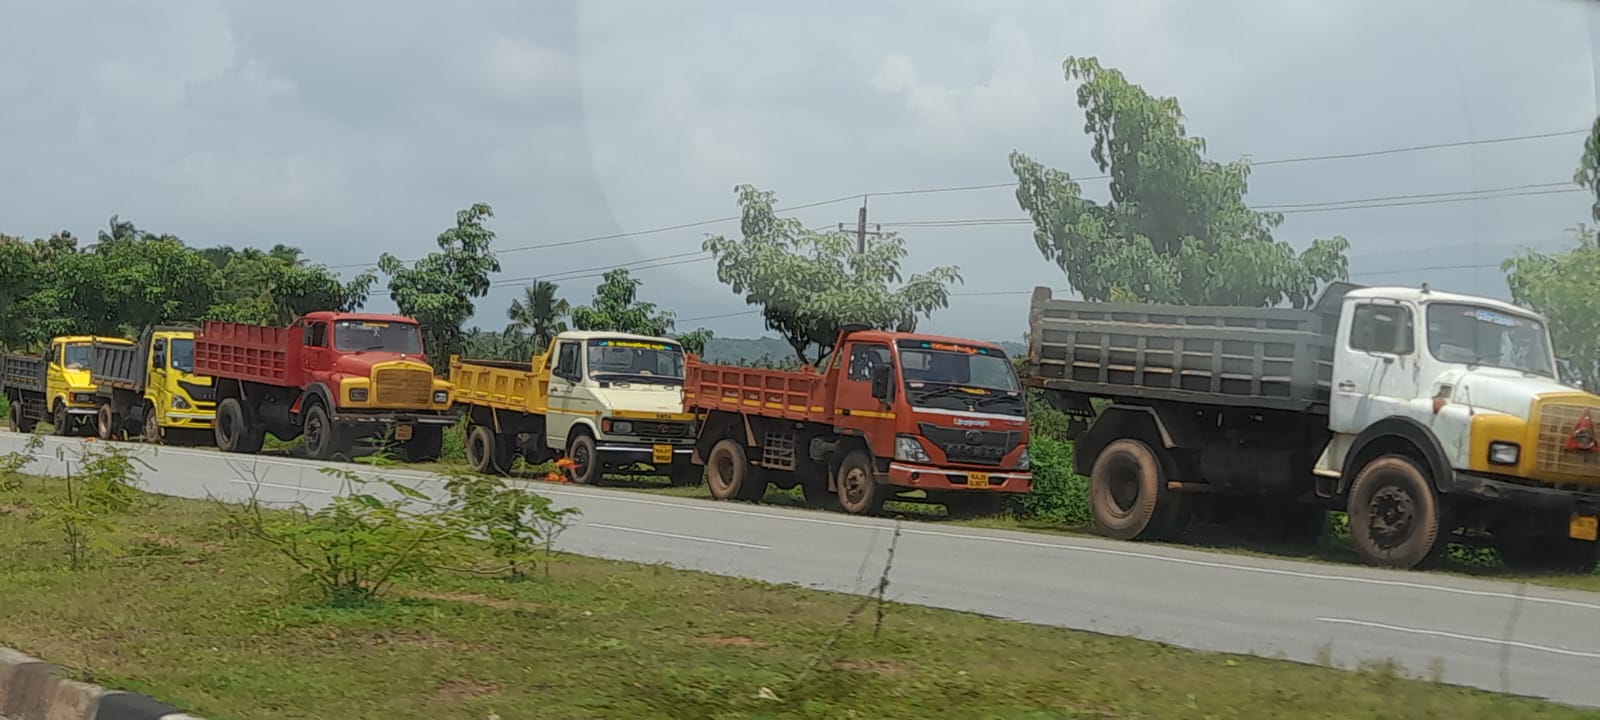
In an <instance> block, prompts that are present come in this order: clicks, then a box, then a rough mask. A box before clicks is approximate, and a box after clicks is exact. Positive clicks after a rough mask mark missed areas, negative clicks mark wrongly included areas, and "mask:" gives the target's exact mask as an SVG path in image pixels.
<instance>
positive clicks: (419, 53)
mask: <svg viewBox="0 0 1600 720" xmlns="http://www.w3.org/2000/svg"><path fill="white" fill-rule="evenodd" d="M1595 37H1600V10H1597V9H1596V4H1595V3H1588V2H1579V1H1578V0H1570V1H1556V0H1522V1H1517V0H1499V1H1495V2H1488V1H1483V0H1479V1H1464V0H1432V1H1427V2H1422V1H1418V2H1393V1H1392V0H1371V1H1357V0H1272V1H1268V0H1254V1H1238V2H1227V1H1224V0H1208V1H1207V2H1178V1H1176V0H1173V1H1172V2H1160V1H1156V0H1148V1H1145V0H1102V1H1097V2H1081V1H1075V0H1074V1H1069V0H1037V1H1030V2H1023V1H1021V0H983V1H982V2H979V1H978V0H962V1H957V0H879V1H878V2H843V1H841V0H813V1H812V2H807V3H781V4H780V3H775V2H758V3H752V2H748V1H745V2H732V1H731V0H729V1H722V0H715V1H713V0H675V1H673V2H666V1H664V0H661V1H657V0H604V1H598V2H576V3H575V2H536V1H534V0H484V1H481V2H475V1H472V0H465V1H464V2H461V3H459V4H457V5H456V6H455V7H451V6H449V5H447V4H446V3H438V2H415V1H411V0H388V1H385V2H379V1H378V0H341V2H337V3H325V2H323V3H313V2H297V1H290V0H235V1H233V2H221V1H211V0H149V1H135V0H95V1H93V2H88V1H80V0H36V1H23V0H0V102H3V107H4V111H3V112H0V232H6V233H8V234H13V235H27V236H42V235H47V234H49V233H50V232H52V231H55V230H60V229H63V228H65V229H70V230H71V231H73V232H74V233H76V234H78V235H79V236H82V237H88V238H92V237H93V235H94V233H95V231H96V230H98V229H99V228H101V227H104V226H105V225H106V220H107V218H108V217H109V216H110V215H112V214H113V213H116V214H120V215H121V216H122V217H124V218H126V219H130V220H132V221H134V222H135V223H136V224H138V225H139V226H140V227H143V228H146V229H150V230H158V231H163V232H170V233H173V234H176V235H178V236H180V237H182V238H183V239H184V240H185V241H186V242H188V243H190V244H192V245H199V246H204V245H216V244H231V245H235V246H245V245H260V246H267V245H271V244H273V243H278V242H283V243H288V244H292V245H298V246H301V247H303V248H305V249H306V250H307V251H308V253H309V254H310V256H311V257H312V258H313V259H315V260H317V261H320V262H324V263H327V264H329V265H336V266H344V265H356V266H359V264H362V263H370V262H372V261H373V260H374V258H376V256H377V255H378V253H380V252H383V251H389V252H393V253H396V254H398V255H400V256H401V257H405V258H413V257H416V256H418V255H420V254H423V253H425V252H427V251H428V250H430V249H432V248H433V247H434V246H433V239H434V237H435V236H436V235H437V234H438V232H439V231H441V230H443V229H444V228H445V227H447V226H448V225H450V224H451V223H452V222H453V218H454V213H455V211H457V210H459V209H461V208H463V207H466V206H467V205H469V204H471V203H473V202H477V201H483V202H487V203H489V204H491V205H492V206H493V207H494V209H495V212H496V214H497V217H496V218H495V220H494V222H493V227H494V229H495V230H496V231H497V232H498V234H499V239H498V241H497V244H498V246H499V247H500V249H501V252H502V255H501V262H502V265H503V266H504V272H503V273H502V274H501V276H500V277H499V278H497V279H498V280H500V281H501V282H502V284H501V285H500V286H499V287H497V288H496V289H495V290H494V292H493V294H491V295H490V296H489V297H488V298H486V299H485V300H482V301H480V304H479V314H478V319H477V322H478V323H479V324H481V325H483V326H485V327H490V328H498V327H500V326H501V325H502V324H503V323H504V320H503V316H504V307H505V305H506V304H507V303H509V301H510V299H511V298H512V297H513V296H514V295H515V294H516V293H518V292H520V290H519V284H520V282H521V280H520V279H523V278H530V277H533V276H556V277H559V278H566V279H562V280H560V282H561V284H562V287H563V288H564V290H565V291H566V294H567V295H568V296H569V297H570V298H571V299H572V300H573V301H574V302H583V301H586V300H587V299H588V298H589V296H590V295H591V293H592V289H593V285H594V284H595V282H597V280H598V278H596V277H582V275H584V274H586V272H587V271H589V270H590V269H599V268H605V267H610V266H615V265H619V264H624V263H641V265H640V269H639V270H637V275H638V277H640V278H641V279H643V280H644V281H645V286H644V291H643V294H644V298H645V299H647V300H650V301H654V302H657V303H659V304H661V305H662V306H664V307H668V308H671V309H674V310H676V311H677V312H678V314H679V316H680V317H681V318H685V319H694V318H702V317H706V316H716V317H711V318H709V319H705V320H701V321H691V322H687V323H684V327H680V329H688V327H693V326H700V325H703V326H706V327H709V328H711V329H713V330H715V331H716V332H717V334H718V335H722V336H730V337H749V336H754V335H758V334H761V332H762V329H761V326H760V320H759V317H757V316H753V315H750V314H733V313H741V312H743V311H746V310H748V308H747V307H746V306H745V305H744V304H743V302H742V301H741V300H740V299H738V298H737V297H735V296H733V295H732V294H731V293H729V292H728V291H727V290H726V289H725V288H723V287H722V286H720V285H718V284H717V283H716V279H715V275H714V270H713V266H712V264H711V263H710V262H709V261H701V262H693V261H694V260H696V258H695V257H694V256H692V255H688V253H693V252H694V251H696V250H698V249H699V247H700V242H701V241H702V239H703V238H704V235H705V233H706V232H736V231H737V226H736V224H734V223H722V224H714V225H704V226H699V227H692V228H687V229H682V230H675V231H668V232H658V233H652V234H644V235H635V236H631V237H623V238H617V239H609V240H600V241H595V242H587V243H578V244H568V245H565V246H561V247H555V248H548V249H527V250H520V251H518V250H516V248H520V247H525V246H529V245H538V244H547V243H563V242H568V241H573V240H581V239H584V238H589V237H595V236H603V235H610V234H618V233H635V232H639V231H643V230H649V229H652V228H659V227H663V226H673V225H682V224H688V223H695V222H699V221H705V220H713V219H717V218H722V217H728V216H731V215H733V214H734V213H735V212H736V208H735V206H734V196H733V187H734V186H735V185H737V184H740V183H752V184H755V185H757V186H759V187H762V188H767V189H771V190H775V191H777V192H778V194H779V198H780V202H781V203H782V204H783V205H786V206H787V205H800V204H806V203H814V202H817V201H821V200H827V199H832V198H838V197H841V196H850V195H854V196H856V197H853V198H850V199H846V200H843V201H841V202H838V203H835V204H831V205H826V206H820V207H814V208H809V209H806V210H802V211H798V212H796V213H794V214H795V215H796V216H798V217H800V218H802V219H803V220H804V221H805V222H806V223H808V224H810V225H812V226H823V225H831V224H833V223H837V222H850V223H853V222H854V220H855V216H856V207H857V206H859V204H860V202H861V201H860V197H859V196H860V195H861V194H864V193H883V192H893V191H899V190H909V189H920V188H935V187H947V186H967V185H982V184H992V183H1004V182H1007V181H1009V180H1011V179H1012V177H1011V175H1010V172H1009V169H1008V166H1007V160H1006V155H1007V153H1008V152H1010V151H1011V150H1013V149H1019V150H1022V151H1024V152H1027V153H1030V154H1032V155H1034V156H1035V157H1037V158H1040V159H1041V160H1043V161H1045V162H1047V163H1049V164H1052V165H1054V166H1056V167H1059V168H1062V169H1065V170H1068V171H1070V172H1072V173H1074V174H1081V175H1091V174H1098V173H1097V171H1096V170H1095V168H1094V167H1093V166H1092V164H1091V163H1090V160H1089V157H1088V153H1087V148H1088V142H1087V140H1086V138H1085V136H1084V134H1083V132H1082V126H1083V117H1082V114H1081V112H1080V111H1079V110H1078V108H1077V106H1076V104H1075V95H1074V88H1073V86H1071V85H1069V84H1068V83H1066V82H1065V81H1064V79H1063V78H1062V75H1061V61H1062V60H1063V59H1064V58H1065V57H1067V56H1069V55H1094V56H1097V57H1099V58H1100V60H1101V62H1102V63H1103V64H1105V65H1108V66H1112V67H1116V68H1119V69H1121V70H1123V71H1124V72H1126V73H1127V74H1128V76H1129V77H1130V79H1132V80H1133V81H1135V82H1137V83H1139V84H1141V85H1143V86H1144V87H1145V88H1146V89H1147V90H1148V91H1150V92H1152V93H1154V94H1158V95H1173V96H1176V97H1178V99H1179V101H1180V102H1181V103H1182V105H1183V109H1184V111H1185V113H1186V114H1187V116H1188V120H1189V122H1188V126H1189V129H1190V131H1191V132H1192V133H1194V134H1198V135H1201V136H1204V137H1205V138H1206V139H1207V141H1208V142H1209V145H1210V152H1211V155H1212V156H1213V157H1215V158H1218V159H1233V158H1236V157H1238V156H1240V155H1243V154H1249V155H1251V156H1252V157H1253V158H1255V159H1256V160H1258V161H1265V160H1275V159H1284V158H1300V157H1307V156H1318V155H1327V154H1342V153H1352V152H1362V151H1370V150H1381V149H1385V148H1395V147H1403V146H1414V145H1424V144H1433V143H1449V142H1460V141H1473V140H1479V141H1481V140H1486V139H1493V138H1503V137H1510V136H1523V135H1533V134H1544V133H1556V132H1565V131H1578V130H1582V129H1584V128H1586V127H1587V126H1588V124H1589V123H1590V122H1592V121H1593V119H1594V117H1595V115H1596V95H1597V87H1600V83H1597V82H1596V78H1595V65H1596V63H1595V58H1596V53H1595V49H1594V46H1593V44H1592V40H1593V39H1594V38H1595ZM1581 143H1582V138H1581V136H1580V135H1577V134H1569V135H1563V136H1559V137H1552V138H1544V139H1535V140H1525V141H1518V142H1507V143H1498V144H1479V145H1473V146H1468V147H1458V148H1450V149H1440V150H1433V151H1426V152H1412V153H1396V154H1390V155H1382V156H1376V157H1363V158H1353V159H1343V160H1328V161H1319V162H1297V163H1287V164H1278V165H1267V166H1263V167H1259V168H1258V169H1257V170H1256V171H1255V174H1254V175H1253V177H1252V181H1251V194H1250V200H1251V202H1252V203H1253V204H1257V205H1279V204H1291V203H1326V202H1330V201H1340V200H1353V199H1363V198H1377V197H1390V196H1398V195H1425V194H1438V193H1453V192H1462V191H1474V190H1490V189H1495V188H1509V187H1520V186H1528V185H1541V184H1546V183H1562V182H1566V181H1569V180H1570V179H1571V176H1572V172H1573V169H1574V166H1575V164H1576V160H1577V157H1578V154H1579V151H1580V148H1581ZM1086 188H1088V189H1089V191H1090V192H1091V193H1094V194H1099V193H1103V192H1104V184H1103V183H1095V182H1089V183H1086ZM1524 192H1526V191H1524ZM868 204H869V208H870V221H872V222H882V223H898V222H919V221H929V220H946V219H968V218H982V219H988V218H1013V217H1019V216H1021V213H1020V211H1019V210H1018V208H1017V205H1016V201H1015V199H1014V197H1013V194H1012V192H1011V191H1010V190H1008V189H1005V188H1000V189H984V190H972V191H965V192H945V193H923V194H910V195H891V196H881V197H872V198H870V199H869V200H868ZM1319 209H1323V210H1325V208H1319ZM1587 216H1588V200H1586V199H1585V196H1584V195H1583V194H1581V193H1557V194H1543V195H1524V196H1517V197H1502V198H1497V199H1482V200H1476V201H1473V202H1449V203H1434V204H1413V205H1407V206H1402V207H1391V208H1381V209H1372V208H1367V209H1358V210H1340V211H1332V212H1327V211H1321V212H1304V213H1296V214H1292V215H1290V216H1289V219H1288V221H1287V222H1286V223H1285V224H1284V226H1283V227H1282V229H1281V230H1280V232H1279V235H1278V237H1279V238H1280V239H1285V240H1288V241H1290V242H1292V243H1294V244H1296V245H1297V246H1303V245H1304V244H1305V243H1307V242H1309V241H1310V240H1311V239H1312V238H1315V237H1321V236H1327V235H1332V234H1343V235H1344V236H1346V237H1347V238H1349V239H1350V241H1351V244H1352V250H1351V270H1352V274H1353V276H1354V278H1353V279H1355V280H1357V281H1359V282H1367V283H1382V282H1400V283H1406V284H1414V283H1419V282H1423V281H1428V282H1431V283H1432V284H1433V285H1434V286H1435V287H1438V288H1448V289H1452V290H1460V291H1467V292H1479V293H1485V294H1492V295H1501V296H1503V295H1504V294H1505V284H1504V281H1503V278H1502V276H1501V274H1500V272H1499V271H1498V269H1496V268H1495V267H1493V265H1494V264H1496V263H1497V262H1498V261H1499V260H1500V259H1501V258H1503V257H1505V256H1506V255H1507V254H1509V253H1511V252H1513V251H1515V249H1516V248H1518V247H1519V246H1532V247H1536V248H1539V249H1543V250H1553V249H1559V248H1561V247H1563V246H1564V245H1565V244H1567V243H1568V240H1567V238H1566V235H1565V234H1564V232H1563V229H1564V228H1567V227H1570V226H1572V225H1574V224H1576V223H1578V222H1580V221H1583V220H1585V219H1586V218H1587ZM900 229H901V230H902V232H903V234H904V235H905V237H906V238H907V242H908V244H909V246H910V248H911V253H910V258H909V261H908V263H907V266H906V270H908V271H915V270H918V269H921V268H923V267H927V266H930V265H935V264H946V263H951V264H957V265H959V266H960V267H961V270H962V274H963V275H964V276H965V278H966V283H965V286H964V287H961V288H959V289H958V290H957V292H958V293H977V294H975V295H964V296H961V297H957V298H955V302H954V303H953V305H952V307H951V308H950V309H948V310H945V311H943V312H941V313H939V314H937V315H936V316H935V317H934V319H933V320H932V321H931V322H928V323H926V324H925V325H924V327H925V328H927V329H931V330H934V331H938V332H944V333H950V334H958V335H972V336H978V337H985V338H992V339H1014V338H1016V337H1017V336H1019V335H1020V333H1021V331H1022V329H1023V327H1024V325H1025V323H1026V304H1027V294H1026V293H1027V292H1028V290H1029V289H1030V288H1031V287H1033V286H1034V285H1036V284H1044V285H1051V286H1054V287H1062V286H1063V285H1064V278H1063V275H1062V273H1061V272H1060V270H1059V269H1058V268H1056V267H1055V266H1054V265H1051V264H1049V263H1047V262H1045V261H1044V260H1042V259H1041V257H1040V255H1039V253H1038V251H1037V249H1036V248H1035V246H1034V243H1033V239H1032V236H1031V227H1028V226H1019V225H989V226H975V227H902V228H900ZM652 258H661V259H659V260H655V261H654V262H648V261H649V260H650V259H652ZM651 265H654V266H656V267H654V268H653V269H652V268H650V266H651ZM1479 266H1488V267H1479ZM594 274H596V275H597V274H598V272H595V273H594ZM574 275H576V276H579V277H573V276H574ZM1006 292H1012V293H1015V294H1010V295H1006V294H995V293H1006ZM386 304H387V303H386V301H385V300H384V299H383V298H381V297H380V298H377V299H375V301H374V303H372V305H371V306H372V307H375V308H383V307H385V306H386Z"/></svg>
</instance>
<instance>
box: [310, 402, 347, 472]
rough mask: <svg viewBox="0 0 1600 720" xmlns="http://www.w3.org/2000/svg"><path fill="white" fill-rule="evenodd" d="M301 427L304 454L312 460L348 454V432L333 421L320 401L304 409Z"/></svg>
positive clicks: (329, 458) (328, 458) (330, 458)
mask: <svg viewBox="0 0 1600 720" xmlns="http://www.w3.org/2000/svg"><path fill="white" fill-rule="evenodd" d="M301 428H302V429H301V436H302V437H304V438H305V442H304V447H305V449H306V454H307V455H309V456H310V457H311V458H312V459H313V460H332V459H334V458H336V457H338V456H340V455H345V456H348V455H349V454H350V445H351V442H350V439H349V437H348V433H347V432H346V431H345V429H344V428H343V427H340V426H339V425H338V424H337V423H335V422H334V421H333V416H331V415H329V414H328V409H327V408H326V407H323V405H322V404H321V403H317V404H315V405H312V406H311V409H310V410H307V411H306V419H305V423H304V424H303V425H302V426H301Z"/></svg>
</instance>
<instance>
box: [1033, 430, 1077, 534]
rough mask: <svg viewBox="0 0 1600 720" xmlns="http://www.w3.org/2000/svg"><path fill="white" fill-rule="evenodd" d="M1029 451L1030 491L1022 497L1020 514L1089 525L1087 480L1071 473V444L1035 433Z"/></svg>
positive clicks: (1059, 521)
mask: <svg viewBox="0 0 1600 720" xmlns="http://www.w3.org/2000/svg"><path fill="white" fill-rule="evenodd" d="M1028 454H1029V455H1030V456H1032V458H1033V492H1031V493H1028V494H1027V495H1024V496H1022V498H1021V500H1020V505H1021V508H1020V510H1021V514H1022V515H1023V516H1024V517H1029V518H1033V519H1036V520H1043V521H1046V522H1050V523H1059V524H1062V525H1068V526H1082V525H1087V524H1089V480H1088V478H1085V477H1083V476H1081V475H1078V474H1077V473H1075V472H1073V466H1072V443H1069V442H1066V441H1063V440H1057V439H1055V438H1052V437H1048V436H1042V435H1035V436H1033V437H1032V439H1031V440H1030V441H1029V443H1028Z"/></svg>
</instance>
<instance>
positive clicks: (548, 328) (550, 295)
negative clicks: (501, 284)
mask: <svg viewBox="0 0 1600 720" xmlns="http://www.w3.org/2000/svg"><path fill="white" fill-rule="evenodd" d="M558 290H560V286H558V285H556V284H555V283H553V282H550V281H549V280H537V281H534V283H533V284H532V285H529V286H527V287H525V288H523V289H522V297H521V298H519V299H516V300H512V301H511V307H510V308H508V309H507V310H506V317H507V318H509V319H510V320H511V324H509V325H507V326H506V333H507V334H515V333H527V334H528V335H529V336H530V339H531V340H532V352H535V353H536V352H539V351H541V350H544V349H545V348H547V347H549V346H550V340H551V339H552V338H554V337H555V336H556V335H559V334H561V333H563V332H566V330H567V316H568V315H570V314H571V313H572V304H571V303H568V302H567V301H566V299H565V298H561V297H558V296H557V295H556V292H557V291H558Z"/></svg>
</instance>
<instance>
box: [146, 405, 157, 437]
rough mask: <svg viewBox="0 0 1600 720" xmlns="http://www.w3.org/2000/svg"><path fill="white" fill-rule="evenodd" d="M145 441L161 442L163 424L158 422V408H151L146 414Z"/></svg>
mask: <svg viewBox="0 0 1600 720" xmlns="http://www.w3.org/2000/svg"><path fill="white" fill-rule="evenodd" d="M144 441H145V442H151V443H153V442H161V424H160V423H157V422H156V410H155V408H150V409H149V410H148V411H146V413H145V416H144Z"/></svg>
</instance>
